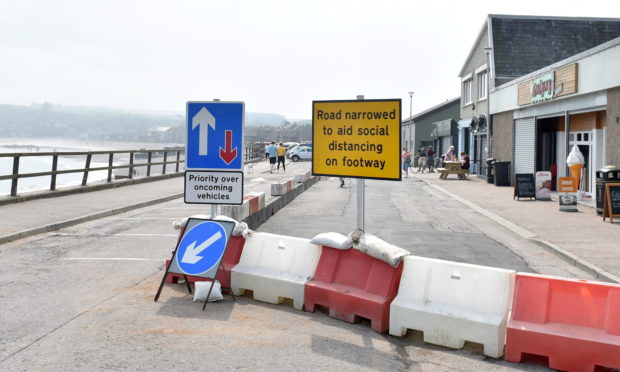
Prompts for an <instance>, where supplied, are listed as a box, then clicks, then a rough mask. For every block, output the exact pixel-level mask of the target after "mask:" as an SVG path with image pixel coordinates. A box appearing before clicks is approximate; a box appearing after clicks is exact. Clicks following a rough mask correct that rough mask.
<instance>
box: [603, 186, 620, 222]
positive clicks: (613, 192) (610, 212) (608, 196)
mask: <svg viewBox="0 0 620 372" xmlns="http://www.w3.org/2000/svg"><path fill="white" fill-rule="evenodd" d="M607 217H609V221H610V222H611V223H613V222H614V217H620V183H606V184H605V205H604V206H603V221H605V218H607Z"/></svg>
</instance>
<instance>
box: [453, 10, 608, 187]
mask: <svg viewBox="0 0 620 372" xmlns="http://www.w3.org/2000/svg"><path fill="white" fill-rule="evenodd" d="M618 36H620V20H619V19H606V18H573V17H538V16H512V15H489V16H488V17H487V19H486V20H485V22H484V24H483V26H482V29H481V31H480V33H479V35H478V38H477V39H476V41H475V43H474V46H473V47H472V49H471V50H470V53H469V55H468V57H467V59H466V61H465V63H464V65H463V67H462V69H461V71H460V74H459V78H460V80H461V102H462V104H461V116H460V119H461V120H460V121H459V151H465V152H468V153H469V154H470V157H471V158H472V163H474V164H476V165H478V167H477V169H476V168H474V171H475V172H476V173H478V174H482V175H484V174H485V173H486V162H485V160H486V158H490V157H493V158H495V159H497V160H503V161H512V160H513V159H514V156H515V155H517V156H521V153H520V152H519V151H517V153H516V154H514V149H515V148H514V144H516V143H522V142H523V141H524V138H525V137H527V138H530V137H532V138H533V137H534V135H535V133H533V132H532V130H533V129H532V126H531V124H530V127H529V132H526V131H525V128H526V127H525V124H523V125H522V126H521V128H523V129H524V130H523V131H521V130H519V131H514V130H513V128H514V123H513V118H511V115H510V114H508V113H506V112H504V111H494V114H495V115H493V116H491V115H490V114H491V112H490V111H493V107H494V102H493V97H494V95H493V94H490V93H489V92H492V91H494V90H496V89H499V87H503V86H505V85H506V84H512V82H513V81H514V80H515V79H520V78H521V77H522V76H524V75H528V74H530V73H532V72H533V71H537V70H539V69H541V68H543V67H545V66H549V65H551V64H553V63H555V62H557V61H562V60H565V59H567V58H569V57H571V56H573V55H576V54H579V53H582V52H584V51H586V50H588V49H591V48H593V47H595V46H597V45H600V44H603V43H605V42H608V41H610V40H612V39H614V38H616V37H618ZM571 71H572V70H570V71H569V68H568V67H567V70H563V71H559V72H558V74H560V75H559V76H563V75H562V74H564V75H566V76H568V75H570V74H571V73H572V72H571ZM485 80H486V83H485ZM547 80H548V79H547ZM544 81H545V79H544V77H543V78H542V80H541V81H539V82H538V83H539V84H540V83H543V82H544ZM532 84H535V83H532ZM547 84H549V83H548V82H547ZM496 87H497V88H496ZM523 89H525V88H523ZM567 94H568V93H567V91H565V92H564V93H560V94H559V95H558V97H560V96H561V95H567ZM537 99H538V100H544V99H546V98H545V97H539V98H537ZM591 119H592V118H589V119H587V120H591ZM576 120H577V119H576ZM584 120H585V119H584ZM594 120H600V118H599V119H594ZM524 123H525V122H524ZM551 125H552V124H549V126H551ZM547 131H548V130H547ZM547 131H545V133H546V132H547ZM528 136H529V137H528ZM545 136H549V135H548V134H546V135H545ZM528 141H529V140H528ZM546 141H550V140H546ZM528 143H529V142H528ZM548 146H552V144H551V143H550V144H549V145H548ZM541 156H542V155H541ZM545 156H546V155H545ZM550 161H551V160H549V159H542V160H540V162H541V163H544V164H546V163H549V162H550ZM512 164H513V167H512V168H513V172H512V173H513V174H514V168H515V167H514V166H515V165H516V164H515V163H512ZM556 166H557V164H556Z"/></svg>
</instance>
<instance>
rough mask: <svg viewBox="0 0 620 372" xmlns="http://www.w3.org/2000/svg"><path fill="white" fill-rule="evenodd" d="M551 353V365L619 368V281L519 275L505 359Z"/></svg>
mask: <svg viewBox="0 0 620 372" xmlns="http://www.w3.org/2000/svg"><path fill="white" fill-rule="evenodd" d="M523 354H535V355H541V356H546V357H548V358H549V368H553V369H559V370H567V371H590V372H593V371H594V368H595V366H597V365H598V366H603V367H609V368H619V369H620V285H618V284H611V283H602V282H591V281H586V280H574V279H565V278H558V277H551V276H543V275H535V274H522V273H519V274H517V278H516V286H515V296H514V303H513V306H512V315H511V317H510V321H509V322H508V330H507V334H506V360H507V361H509V362H520V361H521V358H522V357H523Z"/></svg>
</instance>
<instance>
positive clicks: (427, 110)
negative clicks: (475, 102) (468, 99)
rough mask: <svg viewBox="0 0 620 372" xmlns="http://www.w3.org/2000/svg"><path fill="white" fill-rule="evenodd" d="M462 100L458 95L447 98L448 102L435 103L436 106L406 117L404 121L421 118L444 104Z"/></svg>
mask: <svg viewBox="0 0 620 372" xmlns="http://www.w3.org/2000/svg"><path fill="white" fill-rule="evenodd" d="M460 100H461V96H458V97H456V98H452V99H450V100H447V101H446V102H442V103H440V104H438V105H435V106H433V107H431V108H429V109H426V110H424V111H421V112H418V113H417V114H415V115H413V116H410V117H408V118H406V119H404V120H403V122H406V121H411V120H416V119H419V118H420V117H422V116H424V115H426V114H430V113H431V112H433V111H436V110H439V109H440V108H442V107H443V106H447V105H449V104H451V103H454V102H456V101H460Z"/></svg>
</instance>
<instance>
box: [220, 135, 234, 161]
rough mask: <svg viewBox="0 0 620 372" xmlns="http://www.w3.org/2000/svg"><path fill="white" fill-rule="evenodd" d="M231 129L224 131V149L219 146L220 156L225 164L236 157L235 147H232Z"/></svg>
mask: <svg viewBox="0 0 620 372" xmlns="http://www.w3.org/2000/svg"><path fill="white" fill-rule="evenodd" d="M232 132H233V131H232V130H227V131H226V149H223V148H221V147H220V158H221V159H222V160H224V162H225V163H226V164H230V163H232V161H233V160H235V159H236V158H237V148H236V147H235V148H234V149H232V148H231V147H232Z"/></svg>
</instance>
